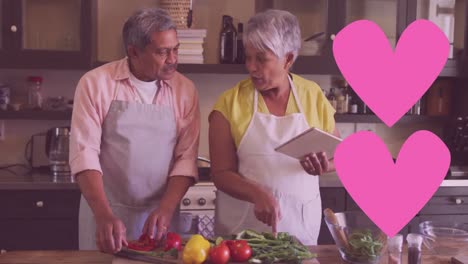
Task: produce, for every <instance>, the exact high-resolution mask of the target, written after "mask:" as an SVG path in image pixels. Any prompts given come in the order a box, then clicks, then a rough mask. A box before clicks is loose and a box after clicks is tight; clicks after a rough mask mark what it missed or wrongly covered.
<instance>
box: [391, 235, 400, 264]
mask: <svg viewBox="0 0 468 264" xmlns="http://www.w3.org/2000/svg"><path fill="white" fill-rule="evenodd" d="M402 247H403V235H400V234H397V235H395V236H394V237H392V238H389V239H388V248H387V250H388V264H401V263H402V254H401V250H402Z"/></svg>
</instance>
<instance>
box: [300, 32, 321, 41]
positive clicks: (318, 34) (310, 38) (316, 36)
mask: <svg viewBox="0 0 468 264" xmlns="http://www.w3.org/2000/svg"><path fill="white" fill-rule="evenodd" d="M323 34H325V32H319V33H315V34H313V35H312V36H310V37H308V38H306V39H305V40H304V41H310V40H313V39H316V38H318V37H320V36H322V35H323Z"/></svg>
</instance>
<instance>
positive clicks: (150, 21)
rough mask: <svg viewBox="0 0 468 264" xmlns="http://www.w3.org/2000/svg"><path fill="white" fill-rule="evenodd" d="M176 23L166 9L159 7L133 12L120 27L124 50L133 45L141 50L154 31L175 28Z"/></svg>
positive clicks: (149, 41) (148, 41) (149, 40)
mask: <svg viewBox="0 0 468 264" xmlns="http://www.w3.org/2000/svg"><path fill="white" fill-rule="evenodd" d="M176 28H177V27H176V25H175V24H174V22H173V21H172V19H171V16H170V15H169V14H168V13H167V11H166V10H164V9H161V8H146V9H142V10H139V11H137V12H135V13H134V14H133V15H132V16H131V17H129V18H128V19H127V21H125V24H124V26H123V29H122V36H123V44H124V48H125V52H127V47H128V46H129V45H133V46H135V47H137V48H138V49H140V50H143V49H144V48H145V47H146V46H147V45H148V44H150V43H151V35H152V34H153V33H154V32H161V31H166V30H171V29H174V30H176Z"/></svg>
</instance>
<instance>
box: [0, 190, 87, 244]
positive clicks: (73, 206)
mask: <svg viewBox="0 0 468 264" xmlns="http://www.w3.org/2000/svg"><path fill="white" fill-rule="evenodd" d="M80 197H81V194H80V191H78V190H3V191H0V211H1V212H2V213H1V214H0V234H1V235H0V249H5V250H52V249H56V250H59V249H68V250H73V249H78V212H79V204H80Z"/></svg>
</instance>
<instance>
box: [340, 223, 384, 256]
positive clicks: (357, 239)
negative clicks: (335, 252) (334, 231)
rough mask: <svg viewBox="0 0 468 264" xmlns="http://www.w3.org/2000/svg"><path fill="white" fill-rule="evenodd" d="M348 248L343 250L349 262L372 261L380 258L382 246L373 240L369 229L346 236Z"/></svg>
mask: <svg viewBox="0 0 468 264" xmlns="http://www.w3.org/2000/svg"><path fill="white" fill-rule="evenodd" d="M348 244H349V247H348V248H346V249H343V250H344V252H345V254H346V258H347V259H348V260H351V261H358V262H368V261H374V260H376V259H377V258H378V257H379V256H380V251H381V249H382V247H383V246H384V245H383V243H382V242H380V241H379V240H377V239H374V237H373V236H372V231H371V230H369V229H364V230H355V231H353V232H352V233H351V234H350V235H349V236H348Z"/></svg>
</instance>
